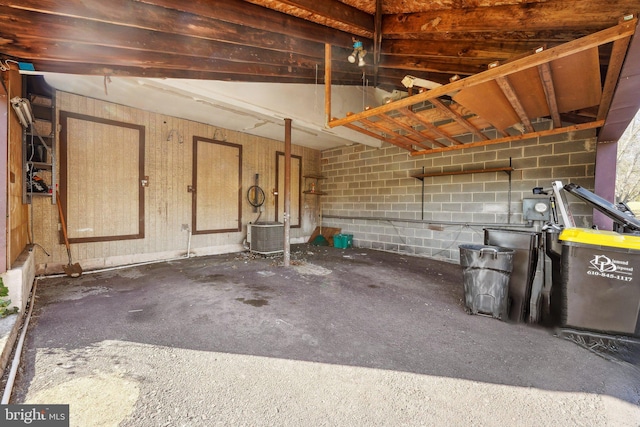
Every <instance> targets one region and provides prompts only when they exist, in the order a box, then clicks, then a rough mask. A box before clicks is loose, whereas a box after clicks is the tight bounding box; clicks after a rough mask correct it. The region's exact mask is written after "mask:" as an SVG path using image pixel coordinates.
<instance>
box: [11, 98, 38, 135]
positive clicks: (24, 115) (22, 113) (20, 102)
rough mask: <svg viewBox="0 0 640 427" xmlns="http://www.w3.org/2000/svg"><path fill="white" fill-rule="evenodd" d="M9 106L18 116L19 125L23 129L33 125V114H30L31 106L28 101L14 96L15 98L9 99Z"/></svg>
mask: <svg viewBox="0 0 640 427" xmlns="http://www.w3.org/2000/svg"><path fill="white" fill-rule="evenodd" d="M11 106H12V107H13V111H15V112H16V115H17V116H18V120H20V124H21V125H22V126H23V127H24V128H28V127H29V126H31V124H32V123H33V113H32V112H31V104H30V103H29V100H27V99H25V98H20V97H19V96H16V97H15V98H11Z"/></svg>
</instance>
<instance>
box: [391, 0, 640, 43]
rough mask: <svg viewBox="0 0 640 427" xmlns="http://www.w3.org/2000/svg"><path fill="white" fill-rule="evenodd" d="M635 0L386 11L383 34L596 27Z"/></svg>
mask: <svg viewBox="0 0 640 427" xmlns="http://www.w3.org/2000/svg"><path fill="white" fill-rule="evenodd" d="M637 9H638V3H637V0H618V1H616V8H615V9H614V8H603V7H602V6H601V4H600V1H597V0H596V1H593V2H589V1H579V2H572V4H571V7H568V6H567V4H566V3H565V2H562V1H559V2H553V1H549V2H540V3H530V2H527V3H526V4H518V5H503V6H493V7H472V8H466V9H464V13H461V11H460V9H457V8H449V9H443V10H437V11H429V12H418V13H409V14H407V13H402V14H390V15H385V18H384V21H383V27H384V29H385V33H386V34H398V35H404V36H405V37H406V35H407V34H420V33H424V32H438V33H452V32H453V33H455V32H460V31H464V32H491V31H522V30H523V29H526V30H527V31H555V30H558V27H561V28H562V29H564V30H570V29H577V30H584V29H591V30H595V31H597V30H599V29H602V28H607V27H610V26H613V25H615V24H617V23H618V20H619V18H620V13H619V10H626V11H636V10H637Z"/></svg>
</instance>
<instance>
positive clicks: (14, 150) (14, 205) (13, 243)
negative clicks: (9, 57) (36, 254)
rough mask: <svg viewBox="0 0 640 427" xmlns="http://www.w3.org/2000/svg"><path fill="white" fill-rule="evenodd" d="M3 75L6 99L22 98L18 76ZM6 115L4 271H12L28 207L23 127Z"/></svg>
mask: <svg viewBox="0 0 640 427" xmlns="http://www.w3.org/2000/svg"><path fill="white" fill-rule="evenodd" d="M2 75H3V77H4V79H5V87H6V88H7V98H8V99H11V98H13V97H15V96H22V77H21V76H20V74H19V73H18V72H17V71H15V70H12V71H7V72H4V73H2ZM8 114H9V120H8V124H9V126H8V137H9V141H8V142H9V147H8V148H9V152H8V159H7V166H8V168H9V177H8V178H9V185H8V199H9V200H8V209H7V215H9V219H8V224H7V226H8V229H9V236H8V238H7V245H8V248H7V252H8V254H7V258H8V259H7V268H11V264H12V263H13V262H14V261H15V260H16V258H17V257H18V256H19V255H20V253H21V252H22V251H23V250H24V248H25V247H26V245H27V244H28V243H29V210H28V206H27V205H23V204H22V188H23V186H24V185H25V184H24V179H25V178H24V176H23V174H22V126H21V125H20V122H19V121H18V119H17V117H16V115H15V113H14V112H13V109H12V108H11V107H9V109H8ZM12 178H13V179H12Z"/></svg>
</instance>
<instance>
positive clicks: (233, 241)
mask: <svg viewBox="0 0 640 427" xmlns="http://www.w3.org/2000/svg"><path fill="white" fill-rule="evenodd" d="M57 110H58V113H59V112H60V111H69V112H75V113H82V114H86V115H89V116H94V117H98V118H103V119H109V120H117V121H121V122H126V123H133V124H137V125H142V126H144V127H145V137H146V140H145V175H147V176H148V177H149V185H148V187H146V188H145V237H144V238H143V239H132V240H119V241H109V242H87V243H76V244H72V245H71V253H72V257H73V261H74V262H80V263H81V264H82V265H83V267H84V268H85V269H86V268H99V267H101V266H109V265H116V264H126V263H130V262H137V261H144V260H149V259H154V257H155V258H166V257H171V256H176V255H180V254H181V255H184V254H186V250H187V244H188V238H189V230H191V227H192V224H191V219H192V194H193V193H191V192H189V191H188V187H189V186H191V185H194V183H193V182H192V180H193V175H192V167H193V157H192V156H193V146H192V144H193V137H194V136H199V137H203V138H210V139H214V140H217V141H225V142H228V143H232V144H239V145H241V146H242V189H241V190H242V231H240V232H228V233H215V234H194V235H193V236H192V237H191V250H192V251H193V252H196V253H206V252H209V253H215V252H225V251H229V250H233V248H236V249H237V248H239V247H240V245H241V244H242V242H243V241H244V239H245V237H246V224H247V223H248V222H253V221H255V219H256V217H257V215H258V214H257V213H254V212H253V209H252V207H251V205H250V204H249V203H248V201H247V199H246V191H247V189H248V188H249V187H250V186H251V185H253V184H254V179H255V174H259V175H260V183H259V185H260V187H262V189H263V190H264V192H265V194H266V203H265V205H264V212H263V213H262V216H261V218H260V220H261V221H273V220H274V219H275V209H276V206H275V198H274V196H273V195H272V189H273V188H275V186H276V164H275V162H276V152H277V151H282V150H283V149H284V143H282V142H278V141H273V140H269V139H265V138H259V137H255V136H251V135H247V134H243V133H239V132H234V131H230V130H227V129H222V128H216V127H214V126H210V125H206V124H203V123H196V122H192V121H188V120H183V119H178V118H175V117H169V116H164V115H160V114H156V113H152V112H148V111H142V110H139V109H135V108H130V107H125V106H122V105H117V104H112V103H108V102H104V101H100V100H96V99H92V98H86V97H82V96H77V95H73V94H69V93H64V92H58V93H57ZM283 129H284V127H283ZM293 142H294V144H295V141H293ZM292 151H293V154H297V155H300V156H302V168H303V173H318V172H319V171H320V152H319V151H317V150H312V149H308V148H303V147H300V146H296V145H294V146H293V149H292ZM57 158H58V159H59V158H60V155H58V156H57ZM102 167H103V168H104V169H105V171H106V172H108V171H109V168H110V165H109V163H108V162H105V163H104V164H103V165H102ZM211 167H212V168H215V167H216V165H215V164H214V165H211ZM133 173H135V171H133ZM229 179H230V180H233V181H234V182H235V183H236V184H235V185H237V179H238V178H237V176H233V177H229ZM112 185H113V184H112V183H111V182H110V181H109V180H105V181H104V182H96V183H94V186H95V191H96V192H104V193H106V194H109V193H110V192H112V191H114V190H117V189H113V188H111V187H112ZM302 200H303V202H302V210H303V214H302V227H301V228H299V229H294V230H292V232H291V236H292V238H302V237H304V236H309V235H310V234H311V232H312V231H313V229H314V228H315V226H316V222H317V218H318V210H319V202H318V200H317V198H316V197H305V196H304V195H302ZM34 208H35V226H34V231H35V239H36V241H37V242H38V243H39V244H41V245H43V246H44V247H45V248H46V249H47V250H48V251H49V252H51V257H47V256H45V255H44V254H42V253H41V252H38V254H37V258H36V263H37V265H38V271H39V272H47V273H49V272H54V271H59V269H60V266H61V265H62V264H66V263H67V255H66V250H65V248H64V245H63V244H61V241H60V239H59V231H58V230H59V220H58V213H57V210H56V207H55V205H53V206H52V205H51V203H50V200H49V199H46V200H45V198H37V199H36V200H35V204H34ZM81 214H82V213H81V212H75V213H69V215H76V216H77V215H81ZM279 216H280V217H281V216H282V215H279ZM216 248H218V249H216Z"/></svg>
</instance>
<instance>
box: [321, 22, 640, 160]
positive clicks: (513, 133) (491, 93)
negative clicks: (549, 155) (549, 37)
mask: <svg viewBox="0 0 640 427" xmlns="http://www.w3.org/2000/svg"><path fill="white" fill-rule="evenodd" d="M636 25H637V19H636V18H635V17H627V18H626V20H623V21H622V22H621V23H620V24H618V25H617V26H615V27H611V28H609V29H606V30H602V31H599V32H597V33H594V34H591V35H588V36H585V37H583V38H580V39H578V40H574V41H572V42H568V43H566V44H563V45H561V46H557V47H554V48H551V49H546V50H545V49H541V50H539V51H538V52H536V53H533V54H531V55H529V56H527V57H523V58H520V59H516V60H514V61H511V62H506V63H504V64H502V65H496V66H494V67H492V68H489V69H488V70H486V71H484V72H482V73H479V74H476V75H474V76H470V77H467V78H462V79H459V80H456V81H453V82H452V83H449V84H446V85H444V86H441V87H437V88H435V89H431V90H427V91H424V92H422V93H419V94H417V95H414V96H410V97H408V98H404V99H400V100H397V101H394V102H391V103H389V104H386V105H382V106H380V107H376V108H371V109H367V110H365V111H363V112H360V113H357V114H349V115H347V117H344V118H341V119H333V120H331V121H330V122H329V126H330V127H336V126H346V127H348V128H350V129H353V130H356V131H358V132H361V133H364V134H366V135H368V136H372V137H375V138H378V139H380V140H382V141H385V142H388V143H390V144H393V145H397V146H399V147H402V148H404V149H406V150H408V151H409V152H411V154H413V155H420V154H430V153H436V152H442V151H450V150H458V149H462V148H467V147H475V146H482V145H489V144H495V143H501V142H507V141H513V140H519V139H526V138H532V137H535V136H540V135H549V134H554V133H562V132H567V131H571V130H580V129H589V128H596V127H600V126H602V125H603V124H604V120H605V118H606V112H607V111H608V109H609V106H610V104H611V99H612V96H613V92H614V89H615V83H616V82H617V80H618V77H619V74H620V69H621V67H622V63H623V59H624V55H625V53H626V50H627V47H628V44H629V41H630V39H631V36H632V35H633V34H634V32H635V29H636ZM603 48H604V49H603ZM602 52H607V53H608V54H606V55H605V57H603V55H602ZM603 61H605V62H606V63H607V65H608V66H607V67H606V68H605V69H606V70H607V71H606V75H605V76H604V78H603V76H602V75H601V69H603V68H604V67H602V63H603ZM543 118H548V119H550V120H552V121H553V129H551V130H543V131H537V130H536V128H535V127H534V123H535V122H536V121H537V120H539V119H543ZM487 131H492V132H487ZM469 134H471V135H472V142H467V141H468V138H464V139H463V138H460V136H464V137H467V136H468V135H469ZM493 134H495V135H497V136H496V137H492V138H490V137H489V135H493Z"/></svg>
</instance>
